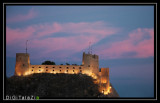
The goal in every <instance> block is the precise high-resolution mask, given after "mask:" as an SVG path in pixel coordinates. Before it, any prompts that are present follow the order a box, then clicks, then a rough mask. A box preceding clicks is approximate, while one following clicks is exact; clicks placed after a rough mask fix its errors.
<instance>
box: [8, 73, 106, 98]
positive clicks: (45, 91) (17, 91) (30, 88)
mask: <svg viewBox="0 0 160 103" xmlns="http://www.w3.org/2000/svg"><path fill="white" fill-rule="evenodd" d="M6 95H22V96H25V95H26V96H31V95H33V96H39V97H40V98H41V97H49V98H59V97H60V98H81V97H82V98H88V97H93V98H98V97H99V96H102V95H103V94H101V93H100V92H99V91H98V85H97V84H94V82H93V79H92V78H91V77H90V76H87V75H85V74H50V73H41V74H32V75H28V76H24V77H19V76H12V77H10V78H7V79H6ZM102 97H103V96H102ZM105 97H107V96H105Z"/></svg>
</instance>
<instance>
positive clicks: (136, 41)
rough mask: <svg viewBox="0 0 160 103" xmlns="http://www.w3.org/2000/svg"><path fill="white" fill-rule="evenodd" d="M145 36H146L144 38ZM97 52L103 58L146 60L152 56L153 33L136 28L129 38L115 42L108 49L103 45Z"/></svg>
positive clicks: (150, 30)
mask: <svg viewBox="0 0 160 103" xmlns="http://www.w3.org/2000/svg"><path fill="white" fill-rule="evenodd" d="M145 36H148V38H146V37H145ZM98 49H101V51H97V53H98V54H99V55H101V56H102V57H103V58H147V57H153V56H154V31H153V29H149V28H144V29H143V28H138V29H137V30H134V31H133V32H131V33H129V37H128V38H127V39H125V40H122V41H116V42H114V43H112V44H110V46H109V47H108V48H106V47H105V46H104V45H103V46H100V47H98Z"/></svg>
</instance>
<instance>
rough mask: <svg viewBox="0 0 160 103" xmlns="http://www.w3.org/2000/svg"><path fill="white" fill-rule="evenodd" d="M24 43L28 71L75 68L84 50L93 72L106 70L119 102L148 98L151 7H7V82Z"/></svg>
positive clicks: (151, 91)
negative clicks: (94, 58)
mask: <svg viewBox="0 0 160 103" xmlns="http://www.w3.org/2000/svg"><path fill="white" fill-rule="evenodd" d="M26 40H28V42H27V48H28V53H29V54H30V62H31V64H33V65H36V64H37V65H38V64H41V63H42V62H44V61H45V60H50V61H54V62H55V63H56V64H57V65H59V64H65V63H66V62H68V63H70V64H75V63H76V64H78V65H81V63H82V54H83V52H86V53H88V48H89V45H90V46H91V47H92V53H93V54H97V55H98V56H99V67H100V68H101V67H109V68H110V70H109V72H110V81H111V83H112V85H113V87H114V88H115V89H116V90H117V92H118V94H119V95H120V97H129V98H131V97H133V98H135V97H140V98H141V97H143V98H149V97H151V98H152V97H154V7H153V6H152V5H146V6H145V5H143V6H142V5H135V6H129V5H128V6H127V5H125V6H124V5H121V6H117V5H116V6H114V5H103V6H102V5H101V6H100V5H96V6H95V5H87V6H84V5H78V6H75V5H68V6H67V5H65V6H64V5H63V6H62V5H61V6H60V5H59V6H58V5H32V6H31V5H30V6H29V5H28V6H27V5H8V6H6V75H7V77H10V76H12V75H14V69H15V60H16V53H25V52H26V51H25V49H26ZM89 42H91V43H90V44H89Z"/></svg>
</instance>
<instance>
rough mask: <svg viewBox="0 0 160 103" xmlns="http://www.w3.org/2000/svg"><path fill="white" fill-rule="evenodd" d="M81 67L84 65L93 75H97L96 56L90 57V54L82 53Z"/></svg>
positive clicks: (97, 64)
mask: <svg viewBox="0 0 160 103" xmlns="http://www.w3.org/2000/svg"><path fill="white" fill-rule="evenodd" d="M82 65H84V67H85V68H88V69H90V70H91V71H92V73H94V74H95V75H97V76H98V75H99V61H98V55H95V54H94V55H92V54H90V53H88V54H85V52H83V59H82Z"/></svg>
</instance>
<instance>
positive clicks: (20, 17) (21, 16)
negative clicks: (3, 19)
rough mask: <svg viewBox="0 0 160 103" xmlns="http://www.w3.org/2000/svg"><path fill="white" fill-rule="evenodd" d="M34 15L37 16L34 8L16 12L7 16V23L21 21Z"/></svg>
mask: <svg viewBox="0 0 160 103" xmlns="http://www.w3.org/2000/svg"><path fill="white" fill-rule="evenodd" d="M36 16H37V12H35V11H34V9H31V10H30V11H29V12H28V13H27V14H18V15H16V16H13V17H10V18H7V23H13V22H22V21H26V20H30V19H33V18H35V17H36Z"/></svg>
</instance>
